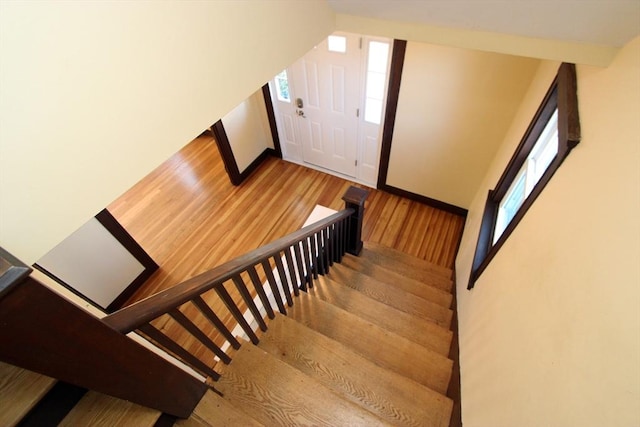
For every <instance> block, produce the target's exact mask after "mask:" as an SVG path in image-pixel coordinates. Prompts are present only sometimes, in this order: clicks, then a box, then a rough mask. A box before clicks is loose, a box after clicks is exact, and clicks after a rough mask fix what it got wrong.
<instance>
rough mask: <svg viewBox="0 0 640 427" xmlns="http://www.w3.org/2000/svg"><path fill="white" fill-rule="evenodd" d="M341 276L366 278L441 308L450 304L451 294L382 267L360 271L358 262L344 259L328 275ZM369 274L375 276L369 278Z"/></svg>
mask: <svg viewBox="0 0 640 427" xmlns="http://www.w3.org/2000/svg"><path fill="white" fill-rule="evenodd" d="M338 273H339V274H340V275H343V276H346V277H348V276H350V277H353V276H356V275H358V274H359V275H361V276H367V277H370V278H371V279H373V280H376V281H378V282H382V283H384V284H385V285H387V286H388V287H390V288H391V289H394V288H395V289H400V290H401V291H403V292H406V293H409V294H412V295H416V296H418V297H420V298H423V299H426V300H427V301H431V302H434V303H436V304H438V305H441V306H443V307H449V305H445V302H447V304H449V303H450V302H451V298H452V297H451V294H450V293H448V292H446V291H443V290H442V289H438V288H434V287H433V286H428V285H425V284H424V283H422V282H418V281H417V280H413V279H409V278H406V277H404V276H402V275H401V274H399V273H396V272H394V271H391V270H387V269H385V268H383V267H379V266H378V267H376V268H375V269H369V270H366V269H365V270H364V271H363V270H361V269H360V268H358V262H357V260H356V261H353V260H348V259H346V258H345V259H344V260H343V263H342V264H339V265H337V266H336V267H335V268H334V269H333V270H332V271H331V272H330V273H329V274H333V275H334V276H335V275H337V274H338ZM370 274H377V275H376V276H371V275H370Z"/></svg>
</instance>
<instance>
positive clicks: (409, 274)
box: [343, 255, 453, 293]
mask: <svg viewBox="0 0 640 427" xmlns="http://www.w3.org/2000/svg"><path fill="white" fill-rule="evenodd" d="M343 264H344V265H345V266H347V267H350V268H353V269H354V270H359V271H362V272H363V273H365V274H368V275H370V276H371V277H373V278H375V279H378V280H382V281H384V282H392V283H395V282H396V281H397V280H398V278H399V277H404V278H405V279H411V280H413V281H414V282H419V283H421V284H423V286H431V287H434V288H437V289H440V290H442V291H444V292H447V293H451V287H452V286H453V281H452V280H451V279H447V278H446V277H443V276H441V275H439V274H433V273H431V272H429V271H423V270H419V269H415V268H408V267H406V266H403V265H398V264H395V263H391V262H387V261H386V258H384V257H376V258H373V259H371V258H369V256H367V255H365V256H363V257H348V258H346V259H345V260H344V262H343Z"/></svg>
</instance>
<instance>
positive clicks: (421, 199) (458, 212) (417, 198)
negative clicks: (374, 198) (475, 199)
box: [379, 184, 469, 218]
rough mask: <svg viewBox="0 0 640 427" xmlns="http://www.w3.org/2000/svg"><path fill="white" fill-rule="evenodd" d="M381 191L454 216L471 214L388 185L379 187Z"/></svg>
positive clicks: (463, 216)
mask: <svg viewBox="0 0 640 427" xmlns="http://www.w3.org/2000/svg"><path fill="white" fill-rule="evenodd" d="M379 189H380V190H383V191H386V192H387V193H391V194H395V195H396V196H401V197H406V198H407V199H411V200H414V201H416V202H420V203H422V204H425V205H428V206H431V207H434V208H436V209H441V210H443V211H446V212H449V213H452V214H454V215H458V216H461V217H462V218H466V217H467V213H468V212H469V211H467V210H466V209H464V208H461V207H459V206H456V205H451V204H449V203H446V202H443V201H440V200H436V199H432V198H430V197H427V196H422V195H420V194H416V193H412V192H410V191H407V190H403V189H401V188H397V187H393V186H391V185H388V184H384V185H382V186H381V187H379Z"/></svg>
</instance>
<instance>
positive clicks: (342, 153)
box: [290, 35, 360, 177]
mask: <svg viewBox="0 0 640 427" xmlns="http://www.w3.org/2000/svg"><path fill="white" fill-rule="evenodd" d="M341 36H342V35H341ZM344 37H346V38H347V44H346V52H345V53H339V52H331V51H329V49H328V44H327V41H326V40H325V41H324V42H322V43H321V44H319V45H318V46H316V47H315V48H314V49H313V50H312V51H311V52H309V53H308V54H307V55H305V57H304V58H302V59H301V60H299V61H298V62H296V63H295V64H294V65H293V66H292V67H291V68H290V70H291V72H290V74H291V81H292V86H293V87H294V88H295V92H296V96H297V97H298V98H300V99H302V102H303V107H302V108H300V110H302V111H304V115H300V116H298V117H297V118H296V119H297V121H298V125H299V129H300V143H301V146H302V157H303V160H304V161H305V162H308V163H311V164H314V165H317V166H321V167H323V168H327V169H330V170H334V171H336V172H340V173H342V174H345V175H348V176H353V177H355V176H356V158H357V144H358V115H357V113H358V105H359V100H360V48H359V38H358V37H357V36H354V35H344Z"/></svg>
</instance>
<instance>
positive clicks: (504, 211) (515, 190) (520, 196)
mask: <svg viewBox="0 0 640 427" xmlns="http://www.w3.org/2000/svg"><path fill="white" fill-rule="evenodd" d="M526 166H527V165H525V166H524V167H523V168H522V169H520V172H518V175H517V176H516V178H515V179H514V180H513V182H512V183H511V187H509V190H508V191H507V194H505V196H504V197H503V198H502V201H501V202H500V205H499V207H498V218H497V219H496V230H495V232H494V233H493V243H495V242H496V241H497V240H498V239H499V238H500V236H501V235H502V232H503V231H504V230H505V228H507V225H509V223H510V222H511V220H512V219H513V217H514V216H516V213H517V212H518V209H520V206H522V203H524V200H525V199H526V198H527V196H526V194H525V183H526V180H527V169H526Z"/></svg>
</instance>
